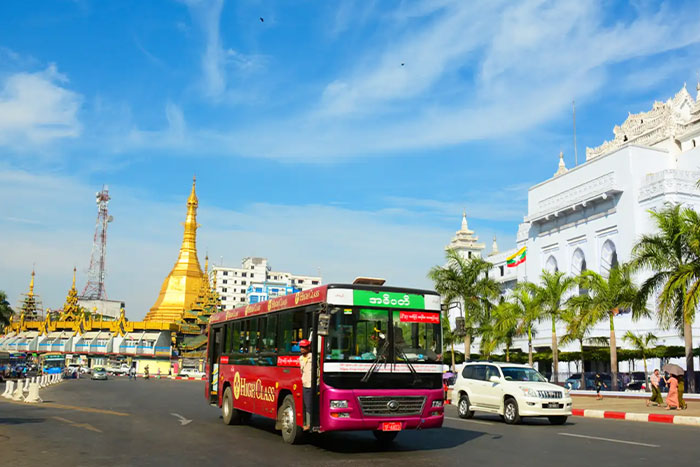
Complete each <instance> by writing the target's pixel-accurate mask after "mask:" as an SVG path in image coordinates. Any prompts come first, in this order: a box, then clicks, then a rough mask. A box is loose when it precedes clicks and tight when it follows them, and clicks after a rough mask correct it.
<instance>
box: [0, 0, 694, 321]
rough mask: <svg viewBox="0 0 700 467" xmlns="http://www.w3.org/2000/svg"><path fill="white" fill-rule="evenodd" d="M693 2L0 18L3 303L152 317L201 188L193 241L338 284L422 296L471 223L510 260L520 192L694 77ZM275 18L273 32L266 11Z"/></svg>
mask: <svg viewBox="0 0 700 467" xmlns="http://www.w3.org/2000/svg"><path fill="white" fill-rule="evenodd" d="M697 12H698V8H697V2H692V1H688V2H682V1H681V2H663V3H659V2H650V1H642V0H639V1H632V2H596V1H587V2H580V1H570V2H568V1H557V2H549V1H542V0H524V1H520V2H509V1H503V2H499V1H484V2H477V1H474V2H463V1H458V0H457V1H449V0H433V1H429V2H419V1H402V2H399V1H397V2H391V1H381V2H372V1H369V0H360V1H345V2H343V1H337V2H311V1H299V2H262V1H252V0H251V1H246V0H241V1H237V2H226V1H221V0H212V1H205V0H202V1H196V0H190V1H182V2H177V1H173V2H169V1H155V2H140V1H131V2H129V1H119V2H90V1H44V2H41V1H37V2H31V3H30V2H2V4H0V232H2V233H1V234H0V238H1V239H2V240H3V242H2V243H3V245H4V247H5V249H6V253H5V254H4V255H3V259H2V261H0V289H4V290H6V292H7V293H8V295H9V297H10V299H11V301H12V303H13V304H15V303H16V302H17V300H18V299H19V294H20V293H22V292H24V291H25V290H26V287H27V283H28V278H29V273H30V271H31V268H32V265H35V267H36V270H37V274H38V276H37V292H38V293H39V294H40V295H41V296H42V298H43V301H44V305H45V306H49V307H52V308H56V307H60V305H61V303H62V301H63V298H64V297H65V293H66V291H67V289H68V287H69V286H70V273H71V271H72V268H73V266H74V265H75V266H77V267H78V276H79V277H78V282H79V283H84V277H85V271H86V269H87V266H88V262H89V255H90V248H91V240H92V233H93V228H94V221H95V206H94V203H93V195H94V192H95V191H97V190H98V189H99V188H100V187H101V186H102V184H108V185H109V186H110V190H111V193H112V197H113V201H112V203H111V205H110V208H111V210H112V213H113V215H114V217H115V221H114V223H112V224H111V225H110V230H109V243H108V255H107V262H108V278H107V292H108V295H109V296H110V298H115V299H117V298H118V299H122V300H125V301H126V302H127V308H128V313H127V314H128V316H129V317H130V318H131V319H139V318H141V317H142V316H143V315H144V314H145V312H146V311H147V309H148V308H149V307H150V306H151V304H152V303H153V302H154V301H155V298H156V296H157V292H158V289H159V287H160V283H161V281H162V280H163V278H164V277H165V275H166V274H167V272H168V271H169V269H170V268H171V267H172V264H173V262H174V260H175V258H176V255H177V249H178V246H179V242H180V237H181V226H180V222H181V221H182V220H183V218H184V210H185V208H184V202H185V199H186V197H187V194H188V192H189V187H190V183H191V177H192V175H193V174H194V173H196V175H197V180H198V185H197V190H198V194H199V199H200V218H199V221H200V223H201V224H202V228H201V229H200V231H199V249H200V254H201V256H204V253H205V252H207V251H208V252H209V254H210V256H211V257H212V258H213V260H214V261H215V262H217V263H218V262H220V261H221V260H222V258H223V262H224V263H225V264H228V265H236V264H238V262H239V261H240V259H241V258H242V257H244V256H250V255H259V256H267V257H268V258H269V259H270V262H271V264H272V266H273V267H274V268H275V269H281V270H291V271H293V272H297V273H309V274H313V273H317V272H318V271H319V270H320V271H321V274H322V275H323V276H324V280H326V281H347V280H351V279H352V278H353V277H355V276H357V275H379V276H384V277H387V278H388V279H389V281H390V282H391V283H393V284H403V285H409V286H420V287H425V286H429V285H430V284H429V282H428V281H427V280H426V278H425V274H426V271H427V269H428V268H429V267H430V266H432V265H434V264H438V263H440V262H441V260H442V258H443V247H444V245H445V244H447V243H448V242H449V240H450V238H451V237H452V236H453V234H454V231H455V230H456V229H457V228H458V227H459V222H460V216H461V211H462V209H466V210H467V214H468V218H469V225H470V227H471V228H473V229H474V230H476V231H477V234H478V235H479V236H480V237H481V239H482V240H483V241H484V242H485V243H486V244H487V251H488V250H490V244H491V237H492V236H493V235H497V236H498V238H499V245H500V246H501V249H503V248H506V247H510V246H513V245H514V241H515V239H514V237H515V231H516V229H517V224H518V223H519V222H520V221H521V220H522V216H523V215H524V214H525V213H526V203H527V188H528V187H529V186H531V185H533V184H535V183H538V182H540V181H543V180H545V179H547V178H549V177H551V175H552V174H553V173H554V171H555V170H556V165H557V162H558V153H559V151H563V152H564V154H565V160H566V162H567V164H568V165H569V166H571V165H573V163H574V160H573V159H574V156H573V152H574V151H573V143H572V129H571V128H572V122H571V101H572V100H573V99H575V100H576V103H577V130H578V134H577V136H578V152H579V161H580V162H582V161H583V160H584V158H585V148H586V147H587V146H597V145H599V144H601V143H602V142H603V141H604V140H606V139H610V138H611V137H612V128H613V126H614V125H615V124H619V123H621V122H622V121H623V120H624V119H625V117H626V116H627V112H628V111H630V112H639V111H644V110H647V109H649V108H650V107H651V105H652V103H653V102H654V100H665V99H667V98H669V97H671V96H672V95H673V94H675V92H677V91H678V89H680V87H681V86H682V85H683V83H684V82H688V87H689V89H690V90H691V92H694V88H695V80H696V72H697V71H698V70H699V69H700V48H699V46H698V44H699V42H700V29H698V28H694V27H691V26H689V25H688V23H687V18H695V17H696V16H697ZM261 17H262V18H263V19H264V21H260V19H259V18H261Z"/></svg>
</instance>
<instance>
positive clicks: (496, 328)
mask: <svg viewBox="0 0 700 467" xmlns="http://www.w3.org/2000/svg"><path fill="white" fill-rule="evenodd" d="M492 318H493V323H492V326H491V327H492V336H493V339H494V341H496V342H497V343H499V344H503V345H504V346H505V351H506V362H510V348H511V347H512V346H513V339H514V338H516V337H518V336H520V335H522V327H521V321H522V316H521V313H520V308H518V307H517V306H516V305H515V304H514V303H510V302H503V303H500V304H499V305H498V306H496V307H495V308H494V309H493V314H492ZM482 340H483V337H482Z"/></svg>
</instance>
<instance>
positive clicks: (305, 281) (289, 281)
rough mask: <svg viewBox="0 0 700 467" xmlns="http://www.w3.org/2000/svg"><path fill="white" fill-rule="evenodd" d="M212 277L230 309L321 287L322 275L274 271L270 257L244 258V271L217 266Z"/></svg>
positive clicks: (225, 304) (212, 272)
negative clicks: (269, 261) (269, 262)
mask: <svg viewBox="0 0 700 467" xmlns="http://www.w3.org/2000/svg"><path fill="white" fill-rule="evenodd" d="M209 274H210V279H211V280H212V281H213V280H216V291H217V292H218V293H219V296H220V297H221V304H222V305H223V307H224V308H226V309H229V308H235V307H237V306H241V305H245V304H248V303H257V302H261V301H264V300H267V299H269V298H274V297H278V296H281V295H287V294H289V293H294V292H298V291H300V290H307V289H311V288H313V287H318V286H319V285H321V277H319V276H302V275H299V274H292V273H290V272H280V271H273V270H272V269H271V268H270V267H269V266H268V264H267V258H259V257H249V258H243V261H241V267H240V268H230V267H224V266H214V268H213V269H212V270H211V272H210V273H209Z"/></svg>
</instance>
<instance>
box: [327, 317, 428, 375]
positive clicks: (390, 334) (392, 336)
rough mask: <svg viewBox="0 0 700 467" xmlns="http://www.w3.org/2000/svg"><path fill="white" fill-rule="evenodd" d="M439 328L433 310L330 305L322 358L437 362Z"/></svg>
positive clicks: (333, 359) (330, 359)
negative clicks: (329, 319) (380, 357)
mask: <svg viewBox="0 0 700 467" xmlns="http://www.w3.org/2000/svg"><path fill="white" fill-rule="evenodd" d="M433 315H435V316H433ZM390 318H391V321H389V320H390ZM433 318H436V319H433ZM425 321H428V322H425ZM433 321H435V322H433ZM441 331H442V329H441V327H440V319H439V313H437V312H424V311H394V312H392V311H390V310H387V309H374V308H360V307H344V308H334V309H332V310H331V321H330V326H329V330H328V337H326V349H325V360H326V361H358V360H362V361H373V360H375V359H376V358H377V355H378V354H380V355H381V354H383V355H384V356H385V357H386V361H387V362H404V361H409V362H431V363H434V362H439V361H440V359H441V358H442V340H441V335H442V334H441ZM392 343H393V344H394V345H391V344H392Z"/></svg>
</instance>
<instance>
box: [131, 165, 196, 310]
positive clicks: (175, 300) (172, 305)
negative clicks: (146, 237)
mask: <svg viewBox="0 0 700 467" xmlns="http://www.w3.org/2000/svg"><path fill="white" fill-rule="evenodd" d="M195 183H196V178H193V179H192V191H191V192H190V196H189V197H188V198H187V217H186V218H185V223H184V224H183V225H184V227H185V231H184V235H183V238H182V245H181V246H180V254H179V256H178V258H177V261H176V262H175V266H173V269H172V271H170V274H168V276H167V277H166V278H165V280H164V281H163V286H162V287H161V289H160V294H159V295H158V299H157V300H156V302H155V304H154V305H153V307H151V310H150V311H149V312H148V314H147V315H146V317H145V318H144V321H165V322H175V321H177V320H179V319H181V318H182V315H183V312H184V311H185V310H186V309H187V308H189V307H190V306H191V304H192V303H193V302H194V301H195V300H196V299H197V295H198V293H199V291H200V289H201V287H202V281H203V280H204V274H203V273H202V268H201V266H200V265H199V259H198V257H197V228H198V227H199V224H197V206H198V204H199V202H198V200H197V194H196V192H195Z"/></svg>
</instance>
